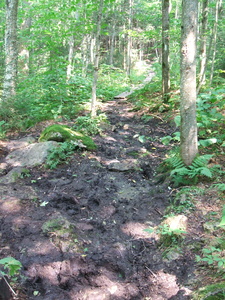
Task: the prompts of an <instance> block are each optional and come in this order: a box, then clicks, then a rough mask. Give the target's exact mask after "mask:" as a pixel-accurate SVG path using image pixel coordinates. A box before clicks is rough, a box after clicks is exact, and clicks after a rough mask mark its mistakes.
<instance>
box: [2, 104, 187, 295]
mask: <svg viewBox="0 0 225 300" xmlns="http://www.w3.org/2000/svg"><path fill="white" fill-rule="evenodd" d="M104 110H105V113H106V114H107V116H108V119H109V121H110V125H109V126H106V128H105V129H104V131H103V133H102V134H101V135H99V136H96V137H95V138H94V139H95V142H96V144H97V145H98V150H97V151H95V152H92V153H90V152H83V153H82V152H80V153H75V154H74V156H73V158H72V160H70V161H69V163H68V164H65V165H61V166H60V167H58V168H57V169H55V170H46V169H44V168H41V169H40V168H33V169H31V170H30V175H31V176H30V177H27V178H24V179H21V180H20V181H19V182H18V183H16V184H13V186H12V185H7V186H6V185H3V184H1V191H2V195H3V197H2V199H1V203H0V204H1V208H2V210H1V217H0V226H1V234H2V236H1V252H0V254H1V258H2V257H6V256H13V257H15V258H16V259H18V260H20V261H21V263H22V264H23V271H22V273H23V275H24V276H25V277H24V280H23V281H22V282H21V285H20V290H19V291H18V293H19V296H18V298H17V299H36V300H39V299H45V300H64V299H65V300H123V299H130V300H131V299H132V300H134V299H135V300H139V299H146V300H147V299H154V300H161V299H189V296H188V295H187V294H188V289H186V288H185V286H186V284H187V282H188V279H189V276H190V274H191V272H192V264H191V260H192V257H190V255H189V253H182V254H181V255H180V256H179V257H178V258H177V259H171V260H167V259H164V258H163V257H162V251H161V249H160V247H159V246H158V237H157V235H156V234H155V233H152V234H149V233H147V232H146V231H144V229H146V228H149V227H154V226H157V225H158V224H160V222H161V221H162V217H163V214H164V211H165V209H166V207H167V206H168V203H169V197H170V193H171V190H170V189H169V187H168V186H167V185H166V184H160V183H157V182H156V181H155V179H154V176H155V170H156V168H157V166H158V165H159V163H160V161H161V159H162V158H163V157H164V156H165V153H166V151H167V150H168V149H166V147H165V146H164V145H162V144H161V143H160V137H163V136H166V135H169V134H171V132H173V131H174V128H173V127H172V125H170V124H168V123H166V122H164V121H163V120H162V119H160V118H152V119H150V120H149V121H148V122H144V121H143V120H142V119H141V118H140V117H138V116H137V115H136V114H135V113H134V112H132V110H131V106H130V104H129V103H127V102H126V101H120V100H118V101H111V102H109V103H107V104H105V106H104ZM30 189H31V190H30ZM34 191H35V196H34V195H33V194H32V193H33V192H34ZM25 194H26V195H27V196H24V195H25ZM21 195H22V196H21Z"/></svg>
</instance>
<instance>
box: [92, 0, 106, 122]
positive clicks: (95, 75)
mask: <svg viewBox="0 0 225 300" xmlns="http://www.w3.org/2000/svg"><path fill="white" fill-rule="evenodd" d="M103 1H104V0H100V3H99V11H98V16H97V28H96V39H95V40H96V41H95V51H94V52H95V56H94V72H93V82H92V101H91V117H92V118H94V117H95V116H96V89H97V81H98V68H99V55H100V33H101V24H102V10H103Z"/></svg>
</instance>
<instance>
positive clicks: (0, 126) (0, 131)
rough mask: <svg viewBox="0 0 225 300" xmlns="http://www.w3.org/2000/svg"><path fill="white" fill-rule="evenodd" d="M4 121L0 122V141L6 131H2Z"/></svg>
mask: <svg viewBox="0 0 225 300" xmlns="http://www.w3.org/2000/svg"><path fill="white" fill-rule="evenodd" d="M5 123H6V122H5V121H0V139H4V138H5V133H6V130H5V129H4V125H5Z"/></svg>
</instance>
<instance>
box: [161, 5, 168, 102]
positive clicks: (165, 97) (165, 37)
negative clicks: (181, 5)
mask: <svg viewBox="0 0 225 300" xmlns="http://www.w3.org/2000/svg"><path fill="white" fill-rule="evenodd" d="M169 13H170V0H162V96H163V101H164V102H165V103H167V102H168V101H169V98H170V65H169V53H170V48H169V47H170V46H169V39H170V37H169V26H170V17H169Z"/></svg>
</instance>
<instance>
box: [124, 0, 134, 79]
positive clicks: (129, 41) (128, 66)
mask: <svg viewBox="0 0 225 300" xmlns="http://www.w3.org/2000/svg"><path fill="white" fill-rule="evenodd" d="M132 6H133V0H129V17H128V35H127V59H126V72H127V76H130V74H131V50H132V36H131V29H132V13H133V11H132Z"/></svg>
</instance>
